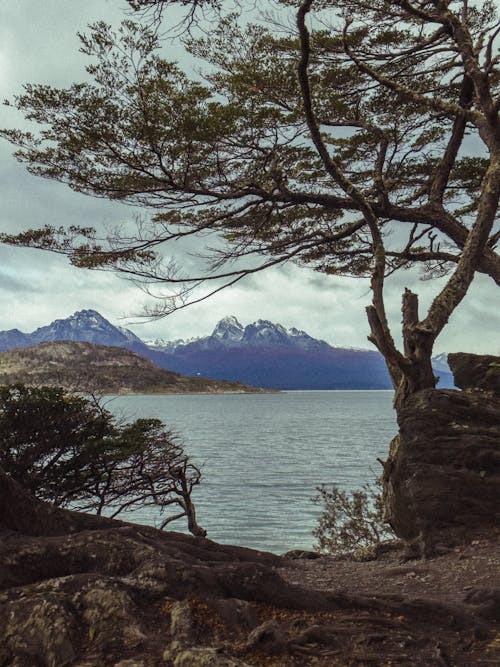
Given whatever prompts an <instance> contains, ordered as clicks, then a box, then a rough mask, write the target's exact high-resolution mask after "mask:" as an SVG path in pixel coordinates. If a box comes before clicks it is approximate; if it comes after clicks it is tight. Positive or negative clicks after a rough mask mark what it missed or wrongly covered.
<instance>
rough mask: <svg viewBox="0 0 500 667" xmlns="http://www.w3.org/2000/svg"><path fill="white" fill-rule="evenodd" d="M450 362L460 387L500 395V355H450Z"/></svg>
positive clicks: (457, 384) (459, 353) (458, 353)
mask: <svg viewBox="0 0 500 667" xmlns="http://www.w3.org/2000/svg"><path fill="white" fill-rule="evenodd" d="M448 363H449V364H450V368H451V370H452V372H453V376H454V378H455V384H456V386H457V387H460V389H482V390H483V391H492V392H493V393H494V394H496V395H497V396H500V357H494V356H493V355H490V354H488V355H479V354H464V353H462V352H457V353H455V354H449V355H448Z"/></svg>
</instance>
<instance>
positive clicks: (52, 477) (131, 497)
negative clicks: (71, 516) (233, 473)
mask: <svg viewBox="0 0 500 667" xmlns="http://www.w3.org/2000/svg"><path fill="white" fill-rule="evenodd" d="M0 442H1V444H0V466H1V468H2V469H3V470H4V472H6V473H7V474H8V475H10V476H11V477H13V478H14V479H15V480H16V481H17V482H19V483H20V484H21V485H22V486H23V487H24V488H25V489H27V490H29V491H30V492H31V493H32V494H33V495H35V496H37V497H38V498H40V499H42V500H45V501H48V502H50V503H52V504H54V505H55V506H56V507H71V508H72V509H78V510H81V511H84V512H90V513H95V514H98V515H100V514H102V513H105V514H107V515H108V516H112V517H115V516H117V515H119V514H121V513H122V512H123V511H125V510H131V509H134V508H137V507H141V508H143V507H152V506H154V507H157V508H158V509H159V511H160V513H162V514H165V513H166V516H164V518H163V519H162V521H161V527H162V528H164V527H165V526H166V525H167V524H168V523H170V522H171V521H173V520H175V519H178V518H181V517H183V516H186V517H187V521H188V527H189V529H190V530H191V532H193V533H194V534H195V535H201V534H205V531H204V530H203V529H202V528H201V527H200V526H198V524H197V523H196V516H195V508H194V504H193V502H192V499H191V494H192V491H193V488H194V487H195V486H196V485H198V484H199V482H200V478H201V474H200V471H199V469H198V468H197V467H196V466H195V465H194V464H193V463H192V462H191V461H190V460H189V458H188V456H187V455H186V454H185V453H184V450H183V448H182V446H181V444H180V442H179V441H178V439H176V438H175V437H174V435H173V434H172V433H171V432H170V431H168V430H167V429H166V428H165V425H164V424H163V423H162V422H161V421H160V420H158V419H138V420H136V421H134V422H133V423H130V424H119V423H117V421H116V419H115V418H114V417H113V416H112V414H111V413H110V412H109V411H108V410H106V409H105V408H104V407H103V406H102V405H101V404H100V403H99V401H97V400H96V399H94V398H85V397H83V396H80V395H76V394H70V393H68V392H66V391H65V390H63V389H61V388H58V387H27V386H24V385H21V384H16V385H6V386H3V387H0ZM171 509H174V510H176V513H173V514H172V513H171V512H170V513H169V510H171Z"/></svg>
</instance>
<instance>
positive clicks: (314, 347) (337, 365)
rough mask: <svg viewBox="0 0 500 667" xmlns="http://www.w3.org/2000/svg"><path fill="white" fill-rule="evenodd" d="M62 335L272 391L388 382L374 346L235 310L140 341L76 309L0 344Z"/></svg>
mask: <svg viewBox="0 0 500 667" xmlns="http://www.w3.org/2000/svg"><path fill="white" fill-rule="evenodd" d="M63 340H66V341H82V342H87V343H94V344H96V345H111V346H116V347H125V348H128V349H130V350H133V351H134V352H138V353H139V354H142V355H144V356H145V357H148V358H149V359H150V360H151V361H153V362H155V363H156V364H157V365H158V366H161V367H162V368H166V369H169V370H173V371H177V372H178V373H182V374H183V375H188V376H193V377H196V376H200V375H201V376H203V377H208V378H213V379H216V380H235V381H240V382H243V383H246V384H250V385H253V386H257V387H263V388H269V389H273V388H275V389H390V388H391V383H390V380H389V375H388V373H387V369H386V366H385V362H384V360H383V358H382V357H381V355H380V354H379V353H378V352H376V351H374V350H356V349H346V348H338V347H332V346H331V345H329V344H328V343H326V342H325V341H322V340H317V339H315V338H313V337H312V336H310V335H309V334H307V333H306V332H305V331H301V330H300V329H297V328H295V327H292V328H290V329H286V328H285V327H284V326H282V325H281V324H277V323H274V322H271V321H269V320H257V321H256V322H253V323H252V324H248V325H247V326H245V327H244V326H243V325H242V324H241V323H240V322H239V321H238V320H237V319H236V317H234V316H229V317H225V318H223V319H222V320H220V322H218V323H217V325H216V326H215V328H214V330H213V331H212V333H211V334H210V335H209V336H204V337H199V338H190V339H187V340H176V341H164V340H162V339H157V340H155V341H147V342H144V341H142V340H141V339H140V338H139V337H138V336H136V335H135V334H134V333H132V332H131V331H130V330H129V329H125V328H123V327H117V326H114V325H113V324H111V322H109V321H108V320H106V319H105V318H104V317H102V315H100V314H99V313H98V312H97V311H95V310H81V311H78V312H76V313H74V314H73V315H71V316H70V317H67V318H66V319H61V320H55V321H54V322H52V323H51V324H49V325H47V326H44V327H40V328H39V329H36V331H33V332H32V333H23V332H21V331H19V330H18V329H11V330H10V331H3V332H0V350H10V349H14V348H23V347H30V346H32V345H37V344H38V343H42V342H47V341H63ZM445 363H446V358H445V355H439V356H438V357H437V358H436V364H435V369H436V372H437V375H439V376H440V378H441V386H453V380H452V376H451V374H450V373H449V369H448V367H447V364H446V365H445Z"/></svg>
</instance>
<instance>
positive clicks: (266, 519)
mask: <svg viewBox="0 0 500 667" xmlns="http://www.w3.org/2000/svg"><path fill="white" fill-rule="evenodd" d="M391 401H392V392H389V391H293V392H283V393H280V394H250V395H242V394H234V395H222V394H212V395H187V396H186V395H162V396H120V397H116V398H113V400H111V401H110V402H109V403H108V404H107V408H108V409H109V410H110V411H112V412H113V413H115V414H118V415H120V416H125V417H126V418H127V420H133V419H137V418H139V417H157V418H159V419H161V420H163V421H164V422H165V423H166V424H167V426H168V427H169V428H170V429H172V430H174V431H176V432H178V433H179V434H181V435H182V439H183V441H184V444H185V451H186V453H187V454H189V456H190V457H191V459H192V460H193V462H195V463H197V464H199V465H200V466H201V469H202V473H203V479H202V483H201V484H200V486H198V487H197V488H196V489H195V491H194V494H193V500H194V502H195V505H196V509H197V519H198V522H199V523H200V525H202V526H203V527H204V528H205V529H206V530H207V531H208V537H209V538H210V539H212V540H215V541H217V542H221V543H227V544H238V545H241V546H249V547H253V548H255V549H264V550H266V551H273V552H275V553H283V552H285V551H288V550H290V549H311V548H312V547H313V543H314V539H313V537H312V535H311V531H312V530H313V528H314V527H315V525H316V522H317V518H318V515H319V514H320V512H321V509H320V508H319V507H318V506H316V505H314V504H313V503H312V502H311V497H312V496H313V495H314V494H315V489H316V487H317V486H318V485H321V484H326V485H329V486H331V485H332V484H337V485H338V486H340V487H341V488H344V489H352V488H358V487H360V486H361V485H362V484H363V483H364V482H366V481H372V480H373V479H374V478H375V477H376V475H378V474H379V473H380V470H381V469H380V464H379V463H378V462H377V461H376V458H377V457H380V458H382V459H385V458H386V456H387V452H388V448H389V442H390V440H391V438H392V437H393V436H394V434H395V433H396V420H395V415H394V412H393V410H392V408H391ZM122 516H123V518H127V519H130V520H133V521H137V522H139V523H147V524H151V525H155V524H156V523H158V522H159V515H158V514H157V513H156V512H155V510H154V509H151V508H148V509H145V510H143V511H136V512H134V514H133V515H132V516H127V517H125V516H124V515H120V517H122ZM184 524H185V519H181V520H179V521H177V522H174V523H171V524H169V527H171V528H172V530H179V531H183V532H184V531H185V528H184Z"/></svg>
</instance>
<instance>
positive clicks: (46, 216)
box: [0, 0, 500, 354]
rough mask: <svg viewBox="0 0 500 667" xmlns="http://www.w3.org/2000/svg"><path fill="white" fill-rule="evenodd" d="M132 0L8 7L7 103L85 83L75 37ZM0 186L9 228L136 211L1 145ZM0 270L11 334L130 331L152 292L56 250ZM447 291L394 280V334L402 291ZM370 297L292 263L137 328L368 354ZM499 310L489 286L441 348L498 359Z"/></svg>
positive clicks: (0, 21)
mask: <svg viewBox="0 0 500 667" xmlns="http://www.w3.org/2000/svg"><path fill="white" fill-rule="evenodd" d="M124 4H125V3H124V2H123V1H120V0H107V1H104V2H103V0H90V1H88V2H86V3H71V2H63V0H44V2H43V3H42V2H33V1H32V0H16V2H3V3H1V4H0V99H4V98H12V96H13V95H14V94H16V93H19V92H21V85H22V84H23V83H25V82H37V83H49V84H52V85H59V86H66V85H69V84H70V83H72V82H73V81H76V80H81V79H83V78H84V77H85V72H84V71H83V66H84V59H83V56H82V55H81V54H79V52H78V39H77V37H76V32H77V31H80V32H82V31H85V28H86V25H87V24H88V23H90V22H92V21H95V20H99V19H104V20H107V21H109V22H111V23H113V22H114V23H116V22H118V21H119V20H120V18H122V17H123V15H124V14H123V9H124ZM0 125H2V126H4V127H23V126H24V119H23V118H22V117H19V115H18V114H17V113H16V112H15V110H13V109H9V108H5V107H3V108H2V111H1V121H0ZM0 182H1V183H2V187H1V191H0V197H1V208H0V223H1V228H2V230H3V231H11V232H12V231H18V230H22V229H26V228H29V227H39V226H42V225H44V224H54V225H66V224H80V225H97V226H99V227H101V226H103V225H113V224H118V223H120V222H122V221H126V220H128V219H130V218H131V216H132V213H133V211H131V210H130V209H129V208H127V207H124V206H122V205H119V204H114V203H110V202H106V201H103V200H95V199H92V198H89V197H85V196H83V195H79V194H77V193H74V192H71V191H70V190H69V189H68V188H67V187H66V186H64V185H61V184H58V183H54V182H50V181H46V180H42V179H38V178H36V177H34V176H31V175H29V174H28V173H27V172H26V170H25V169H24V167H23V166H22V165H19V164H18V163H17V162H16V161H15V159H14V158H13V157H12V149H11V147H10V146H9V145H8V144H7V143H2V144H1V149H0ZM191 261H192V260H191ZM0 266H1V267H2V268H1V270H0V309H1V313H2V317H1V318H0V329H8V328H15V327H17V328H19V329H21V330H24V331H31V330H32V329H34V328H36V327H38V326H41V325H43V324H47V323H48V322H50V321H51V320H53V319H56V318H61V317H66V316H68V315H69V314H71V313H72V312H74V311H76V310H79V309H82V308H95V309H96V310H99V311H100V312H101V313H102V314H103V315H104V316H105V317H107V318H108V319H110V320H111V321H113V322H115V323H118V324H122V325H123V324H125V325H126V324H129V323H130V322H134V321H135V322H137V321H138V320H137V318H135V319H134V318H133V317H132V319H131V318H130V316H135V315H137V314H138V313H140V312H141V311H142V308H143V307H144V305H145V304H146V303H147V299H146V296H145V295H144V294H143V293H142V292H141V291H140V290H139V289H138V288H137V287H135V286H133V285H132V284H131V283H128V282H126V281H124V280H122V279H120V278H118V277H117V276H115V275H112V274H109V273H102V272H89V271H85V270H79V269H76V268H74V267H71V266H70V265H69V263H68V262H67V260H66V259H65V258H63V257H59V256H56V255H53V254H49V253H44V252H40V251H34V250H26V249H16V248H9V247H7V246H0ZM438 284H439V281H430V282H418V276H417V275H416V273H415V272H407V273H404V274H403V275H400V276H398V277H397V278H395V279H393V280H391V281H390V283H389V285H388V287H389V290H388V310H389V316H390V318H391V322H392V324H393V326H394V328H395V331H397V330H398V329H399V322H400V319H401V318H400V312H399V307H400V298H401V292H402V290H403V288H404V287H405V286H408V287H412V288H413V289H415V290H416V291H418V292H419V293H420V295H421V302H422V305H423V306H424V305H426V304H427V305H428V304H429V303H430V302H431V300H432V298H433V296H434V295H435V293H436V289H437V287H438ZM369 301H370V295H369V292H368V284H367V282H366V281H362V280H356V279H339V278H329V277H326V276H322V275H319V274H317V273H314V272H312V271H309V270H306V269H302V268H298V267H295V266H287V267H282V268H281V269H275V270H271V271H268V272H266V273H265V274H259V275H255V276H254V277H253V278H252V279H249V280H247V281H246V282H245V281H243V282H241V283H239V285H238V286H237V287H235V288H233V289H231V290H228V291H225V292H222V293H220V294H219V295H217V296H216V297H214V298H213V299H211V300H210V301H206V302H203V303H201V304H199V305H198V306H194V307H192V308H191V309H189V308H188V309H186V310H183V311H180V312H178V313H175V314H174V315H171V316H169V317H168V318H165V319H163V320H159V321H156V322H151V323H143V324H136V325H135V324H132V326H131V328H132V329H133V330H134V331H135V332H136V333H137V334H138V335H139V336H141V337H143V338H153V337H158V336H161V337H164V338H178V337H190V336H193V335H204V334H207V333H209V332H210V331H211V330H212V329H213V327H214V325H215V323H216V322H217V320H218V319H220V318H222V317H223V316H225V315H228V314H233V315H236V316H237V317H238V319H239V320H240V321H241V322H243V323H248V322H251V321H254V320H255V319H258V318H264V319H270V320H273V321H276V322H281V323H282V324H284V325H285V326H297V327H299V328H303V329H305V330H307V331H308V332H309V333H310V334H311V335H313V336H315V337H318V338H323V339H325V340H327V341H328V342H329V343H331V344H334V345H341V346H353V347H369V343H368V342H367V340H366V336H367V333H368V325H367V323H366V319H365V313H364V309H365V306H366V305H367V304H368V303H369ZM499 305H500V304H499V298H498V295H497V290H496V288H495V286H494V284H493V282H492V281H491V280H489V279H486V278H483V277H480V278H478V279H477V280H476V281H475V283H474V285H473V287H472V289H471V291H470V293H469V295H468V296H467V298H466V300H465V302H464V303H463V304H462V305H461V306H460V307H459V308H458V309H457V311H456V313H455V314H454V315H453V317H452V319H451V321H450V323H449V326H448V327H447V329H446V330H445V331H444V332H443V334H442V336H441V337H440V339H439V340H438V343H437V346H436V349H437V351H444V350H446V351H457V350H468V351H471V352H492V353H496V354H499V353H500V343H499V338H500V337H499V335H498V332H499V330H500V308H499ZM127 317H128V319H127ZM123 318H125V319H123Z"/></svg>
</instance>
